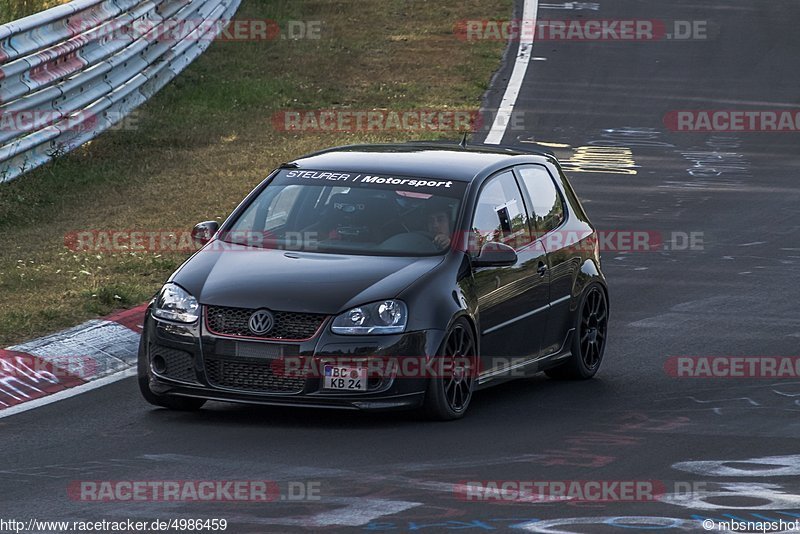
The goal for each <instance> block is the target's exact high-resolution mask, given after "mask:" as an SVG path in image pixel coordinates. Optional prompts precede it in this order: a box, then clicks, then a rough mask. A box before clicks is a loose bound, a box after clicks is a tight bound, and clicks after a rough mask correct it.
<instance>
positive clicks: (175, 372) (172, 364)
mask: <svg viewBox="0 0 800 534" xmlns="http://www.w3.org/2000/svg"><path fill="white" fill-rule="evenodd" d="M155 358H160V359H161V360H163V369H156V372H158V374H160V375H161V376H164V377H166V378H173V379H175V380H182V381H183V382H197V375H196V374H195V372H194V356H192V355H191V354H190V353H188V352H185V351H182V350H176V349H171V348H169V347H162V346H161V345H150V361H151V362H152V361H153V360H154V359H155ZM158 363H159V364H162V362H161V361H158Z"/></svg>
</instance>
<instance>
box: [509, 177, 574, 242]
mask: <svg viewBox="0 0 800 534" xmlns="http://www.w3.org/2000/svg"><path fill="white" fill-rule="evenodd" d="M518 171H519V175H520V177H521V178H522V183H523V184H524V185H525V189H527V192H528V195H529V197H530V199H529V200H530V202H529V205H530V206H531V216H532V217H533V219H534V222H535V224H536V231H537V233H538V234H539V235H544V234H546V233H547V232H549V231H551V230H555V229H556V228H557V227H558V225H560V224H561V221H563V220H564V201H563V199H562V198H561V194H560V193H559V192H558V189H556V185H555V184H554V183H553V178H552V177H551V176H550V173H549V172H547V169H545V168H544V167H540V166H538V165H531V166H528V167H520V168H519V169H518Z"/></svg>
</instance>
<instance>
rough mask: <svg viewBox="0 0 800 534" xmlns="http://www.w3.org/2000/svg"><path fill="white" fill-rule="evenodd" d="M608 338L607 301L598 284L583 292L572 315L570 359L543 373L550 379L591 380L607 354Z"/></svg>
mask: <svg viewBox="0 0 800 534" xmlns="http://www.w3.org/2000/svg"><path fill="white" fill-rule="evenodd" d="M607 337H608V298H607V297H606V293H605V290H604V289H603V287H602V286H601V285H600V284H597V283H594V284H590V285H589V286H588V287H587V288H586V289H585V290H584V292H583V296H582V297H581V304H580V306H578V310H577V313H576V314H575V333H574V334H573V336H572V347H571V352H572V354H571V356H570V357H569V359H568V360H567V361H566V362H564V363H563V364H561V365H559V366H558V367H553V368H552V369H548V370H546V371H545V374H546V375H547V376H549V377H550V378H556V379H562V380H586V379H589V378H592V377H593V376H594V375H595V374H596V373H597V370H598V369H599V368H600V364H601V363H602V362H603V354H604V353H605V350H606V341H607Z"/></svg>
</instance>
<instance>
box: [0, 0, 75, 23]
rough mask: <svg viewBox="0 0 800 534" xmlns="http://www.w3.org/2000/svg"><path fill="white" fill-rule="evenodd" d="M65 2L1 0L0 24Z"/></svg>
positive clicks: (58, 0) (50, 0) (53, 0)
mask: <svg viewBox="0 0 800 534" xmlns="http://www.w3.org/2000/svg"><path fill="white" fill-rule="evenodd" d="M67 2H69V0H3V2H2V3H0V24H5V23H6V22H11V21H12V20H17V19H21V18H22V17H27V16H28V15H33V14H34V13H38V12H39V11H44V10H45V9H49V8H51V7H55V6H57V5H59V4H66V3H67Z"/></svg>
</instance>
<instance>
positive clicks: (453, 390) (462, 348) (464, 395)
mask: <svg viewBox="0 0 800 534" xmlns="http://www.w3.org/2000/svg"><path fill="white" fill-rule="evenodd" d="M475 346H476V345H475V338H474V336H473V334H472V329H471V328H470V326H469V323H467V321H466V320H464V319H458V320H457V321H456V322H455V324H454V325H453V327H452V328H451V329H450V331H449V332H448V334H447V336H446V337H445V341H444V343H443V344H442V348H441V350H440V351H439V352H440V354H439V355H438V356H436V358H438V362H437V365H436V366H434V367H435V369H436V376H434V377H432V378H430V379H429V381H428V390H427V392H426V394H425V404H424V406H423V409H424V411H425V414H426V415H427V416H428V418H430V419H434V420H437V421H450V420H453V419H460V418H461V417H464V414H465V413H466V411H467V408H468V407H469V403H470V401H471V400H472V390H473V386H474V383H475V376H476V374H477V365H476V363H475V362H476V361H477V355H476V351H475Z"/></svg>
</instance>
